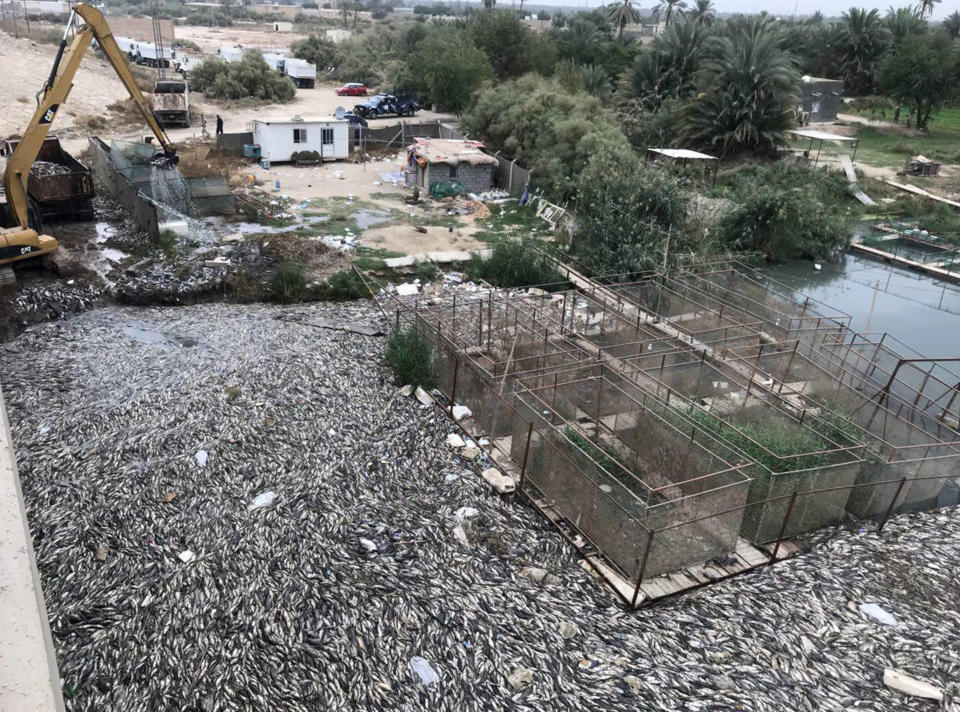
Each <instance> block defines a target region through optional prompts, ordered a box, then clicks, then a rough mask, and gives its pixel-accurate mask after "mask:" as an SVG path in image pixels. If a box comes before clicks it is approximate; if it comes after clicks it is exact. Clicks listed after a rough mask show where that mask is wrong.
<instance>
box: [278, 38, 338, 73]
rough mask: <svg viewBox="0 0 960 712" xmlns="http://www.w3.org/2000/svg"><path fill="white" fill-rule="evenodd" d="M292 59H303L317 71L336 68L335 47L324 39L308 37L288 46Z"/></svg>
mask: <svg viewBox="0 0 960 712" xmlns="http://www.w3.org/2000/svg"><path fill="white" fill-rule="evenodd" d="M290 51H291V52H292V53H293V56H294V57H299V58H300V59H304V60H306V61H308V62H310V63H311V64H314V65H316V67H317V70H318V71H323V70H324V69H327V68H329V67H334V66H336V63H337V45H335V44H334V43H333V42H331V41H330V40H328V39H327V38H325V37H319V36H317V35H310V36H309V37H307V38H306V39H304V40H298V41H296V42H294V43H292V44H291V45H290Z"/></svg>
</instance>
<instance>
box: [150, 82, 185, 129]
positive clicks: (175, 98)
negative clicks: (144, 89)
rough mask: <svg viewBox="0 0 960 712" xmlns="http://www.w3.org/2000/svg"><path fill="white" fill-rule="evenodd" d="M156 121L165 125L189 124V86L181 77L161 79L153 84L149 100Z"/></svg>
mask: <svg viewBox="0 0 960 712" xmlns="http://www.w3.org/2000/svg"><path fill="white" fill-rule="evenodd" d="M151 108H152V109H153V115H154V116H155V117H157V122H158V123H159V124H160V125H161V126H163V127H164V128H166V127H167V126H186V127H189V126H190V86H189V85H188V84H187V82H185V81H184V80H183V79H161V80H159V81H157V82H156V84H154V85H153V99H152V100H151Z"/></svg>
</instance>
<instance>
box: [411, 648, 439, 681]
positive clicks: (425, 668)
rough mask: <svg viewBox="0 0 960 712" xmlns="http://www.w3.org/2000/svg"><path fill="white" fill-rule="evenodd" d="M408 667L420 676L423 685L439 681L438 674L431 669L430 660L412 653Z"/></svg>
mask: <svg viewBox="0 0 960 712" xmlns="http://www.w3.org/2000/svg"><path fill="white" fill-rule="evenodd" d="M410 669H412V670H413V671H414V672H415V673H417V675H419V676H420V682H422V683H423V684H424V685H427V686H430V685H432V684H433V683H435V682H440V676H439V675H437V671H436V670H434V669H433V667H432V666H431V665H430V661H429V660H427V659H426V658H421V657H420V656H419V655H414V656H413V657H412V658H410Z"/></svg>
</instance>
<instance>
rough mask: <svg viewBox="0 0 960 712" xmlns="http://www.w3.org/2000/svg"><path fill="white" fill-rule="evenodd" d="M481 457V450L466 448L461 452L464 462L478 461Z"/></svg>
mask: <svg viewBox="0 0 960 712" xmlns="http://www.w3.org/2000/svg"><path fill="white" fill-rule="evenodd" d="M479 455H480V448H477V447H465V448H463V450H461V451H460V457H462V458H463V459H464V460H476V459H477V457H479Z"/></svg>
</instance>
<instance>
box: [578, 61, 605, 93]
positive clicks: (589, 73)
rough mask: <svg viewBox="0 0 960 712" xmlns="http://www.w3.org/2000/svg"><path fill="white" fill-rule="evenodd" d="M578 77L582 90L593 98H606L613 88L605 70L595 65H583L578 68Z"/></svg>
mask: <svg viewBox="0 0 960 712" xmlns="http://www.w3.org/2000/svg"><path fill="white" fill-rule="evenodd" d="M580 77H581V79H582V81H583V88H584V90H585V91H586V92H587V93H589V94H593V95H594V96H601V97H602V96H606V95H607V94H609V93H610V91H611V90H612V88H613V87H612V84H611V82H610V75H609V74H607V70H606V69H604V68H603V67H601V66H598V65H596V64H585V65H583V66H582V67H580Z"/></svg>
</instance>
